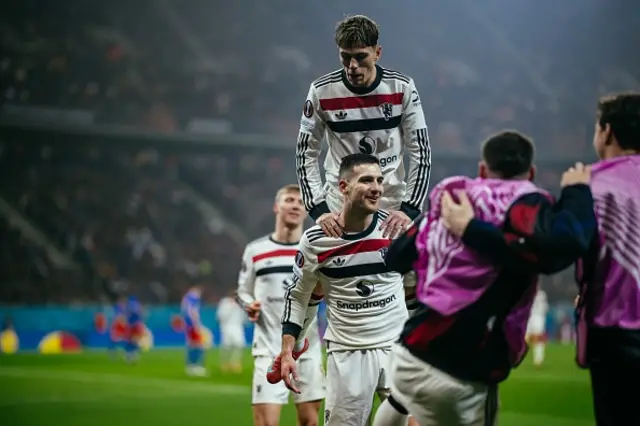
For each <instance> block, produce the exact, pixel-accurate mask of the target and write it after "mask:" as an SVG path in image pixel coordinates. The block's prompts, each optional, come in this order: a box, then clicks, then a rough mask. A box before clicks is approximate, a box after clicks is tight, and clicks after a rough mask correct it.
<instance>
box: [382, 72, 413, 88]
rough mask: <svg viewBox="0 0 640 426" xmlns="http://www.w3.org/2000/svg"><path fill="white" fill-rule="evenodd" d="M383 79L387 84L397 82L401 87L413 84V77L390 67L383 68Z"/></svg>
mask: <svg viewBox="0 0 640 426" xmlns="http://www.w3.org/2000/svg"><path fill="white" fill-rule="evenodd" d="M382 81H384V82H385V83H387V84H395V85H398V86H400V87H406V86H407V85H409V84H411V82H412V81H413V79H412V78H411V77H409V76H408V75H407V74H404V73H401V72H400V71H396V70H392V69H389V68H382Z"/></svg>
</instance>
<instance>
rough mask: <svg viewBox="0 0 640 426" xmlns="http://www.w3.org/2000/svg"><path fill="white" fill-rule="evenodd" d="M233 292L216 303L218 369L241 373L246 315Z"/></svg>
mask: <svg viewBox="0 0 640 426" xmlns="http://www.w3.org/2000/svg"><path fill="white" fill-rule="evenodd" d="M235 294H236V292H235V291H232V292H231V294H229V295H228V296H227V297H223V298H222V299H220V302H218V308H217V309H216V315H217V317H218V324H219V325H220V334H221V335H222V339H221V342H220V367H221V369H222V371H233V372H234V373H241V372H242V349H244V347H245V345H246V342H245V335H244V323H245V320H246V318H247V315H246V313H245V311H244V309H242V307H241V306H240V305H239V304H238V302H237V301H236V298H235Z"/></svg>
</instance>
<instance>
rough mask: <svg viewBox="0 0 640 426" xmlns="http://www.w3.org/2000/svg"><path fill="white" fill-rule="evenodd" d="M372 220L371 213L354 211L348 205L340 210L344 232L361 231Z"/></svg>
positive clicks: (367, 226)
mask: <svg viewBox="0 0 640 426" xmlns="http://www.w3.org/2000/svg"><path fill="white" fill-rule="evenodd" d="M372 220H373V214H371V213H364V212H360V211H355V210H353V209H350V208H349V207H345V209H344V210H343V211H342V222H343V223H344V231H345V232H363V231H364V230H366V229H367V228H369V225H371V221H372Z"/></svg>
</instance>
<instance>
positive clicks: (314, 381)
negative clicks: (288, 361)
mask: <svg viewBox="0 0 640 426" xmlns="http://www.w3.org/2000/svg"><path fill="white" fill-rule="evenodd" d="M272 362H273V358H271V357H267V356H257V357H254V368H253V384H252V386H251V388H252V390H251V393H252V396H251V403H252V404H278V405H285V404H288V403H289V394H290V393H291V391H289V389H287V387H286V386H285V385H284V382H280V383H276V384H275V385H272V384H271V383H269V382H267V370H268V369H269V366H270V365H271V363H272ZM298 375H299V376H300V381H298V382H297V383H296V385H297V386H298V389H300V394H292V396H293V402H294V404H300V403H303V402H310V401H319V400H322V399H324V395H325V377H324V368H323V366H322V352H320V351H318V355H317V356H316V355H315V354H314V356H312V357H307V358H303V359H299V360H298Z"/></svg>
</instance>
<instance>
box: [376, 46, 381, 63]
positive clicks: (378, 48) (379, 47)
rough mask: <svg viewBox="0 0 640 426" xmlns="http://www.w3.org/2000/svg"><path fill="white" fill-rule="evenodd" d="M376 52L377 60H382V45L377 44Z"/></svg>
mask: <svg viewBox="0 0 640 426" xmlns="http://www.w3.org/2000/svg"><path fill="white" fill-rule="evenodd" d="M375 52H376V55H375V58H376V61H378V60H380V56H382V46H381V45H377V46H376V48H375Z"/></svg>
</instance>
